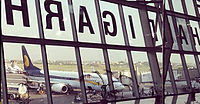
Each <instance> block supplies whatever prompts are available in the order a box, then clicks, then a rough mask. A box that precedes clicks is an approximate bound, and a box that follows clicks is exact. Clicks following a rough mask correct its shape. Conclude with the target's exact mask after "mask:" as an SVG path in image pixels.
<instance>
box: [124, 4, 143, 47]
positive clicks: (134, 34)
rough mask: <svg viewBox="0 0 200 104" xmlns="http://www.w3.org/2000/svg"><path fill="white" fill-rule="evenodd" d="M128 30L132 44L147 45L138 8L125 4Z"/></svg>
mask: <svg viewBox="0 0 200 104" xmlns="http://www.w3.org/2000/svg"><path fill="white" fill-rule="evenodd" d="M123 10H124V18H125V24H126V29H127V30H126V31H127V34H128V39H129V43H130V45H131V46H143V47H144V46H145V44H144V37H143V33H142V27H141V23H140V16H139V13H138V9H136V8H130V7H126V6H123Z"/></svg>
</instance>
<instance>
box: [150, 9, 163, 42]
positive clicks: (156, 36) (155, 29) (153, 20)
mask: <svg viewBox="0 0 200 104" xmlns="http://www.w3.org/2000/svg"><path fill="white" fill-rule="evenodd" d="M157 15H159V14H156V13H155V12H149V11H148V16H149V19H150V20H149V23H150V28H151V35H152V37H153V38H154V40H155V42H156V43H155V45H156V46H159V45H162V37H161V31H160V27H161V26H160V24H159V23H158V22H159V21H156V16H157ZM156 22H157V27H155V26H156Z"/></svg>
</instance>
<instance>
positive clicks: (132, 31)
mask: <svg viewBox="0 0 200 104" xmlns="http://www.w3.org/2000/svg"><path fill="white" fill-rule="evenodd" d="M128 19H129V23H130V28H131V33H132V38H133V39H136V36H135V30H134V26H133V20H132V16H131V15H128Z"/></svg>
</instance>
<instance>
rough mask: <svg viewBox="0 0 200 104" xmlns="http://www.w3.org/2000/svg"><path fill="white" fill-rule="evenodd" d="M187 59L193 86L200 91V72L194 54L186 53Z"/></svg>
mask: <svg viewBox="0 0 200 104" xmlns="http://www.w3.org/2000/svg"><path fill="white" fill-rule="evenodd" d="M185 59H186V64H187V68H188V71H189V75H190V79H191V84H192V88H193V89H194V90H196V91H200V74H199V70H198V69H197V66H196V63H195V59H194V55H185Z"/></svg>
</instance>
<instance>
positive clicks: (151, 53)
mask: <svg viewBox="0 0 200 104" xmlns="http://www.w3.org/2000/svg"><path fill="white" fill-rule="evenodd" d="M35 1H36V11H37V21H38V28H39V29H38V30H39V36H40V38H26V37H15V36H6V35H5V34H2V31H1V68H2V70H1V78H2V89H3V90H2V91H3V95H4V96H3V102H4V104H8V99H7V96H5V95H7V82H6V73H5V63H4V49H3V43H4V42H9V43H27V44H37V45H40V46H41V52H42V61H43V68H44V73H45V81H46V87H47V98H48V104H53V101H52V94H51V88H50V80H49V74H48V73H49V72H48V71H49V70H48V63H47V55H46V45H55V46H70V47H75V54H76V59H77V66H78V73H79V78H80V85H81V91H82V94H83V98H84V101H83V102H84V103H88V101H87V96H86V92H85V83H84V78H83V68H82V61H81V55H80V47H87V48H99V49H102V50H103V56H104V61H105V66H106V72H107V76H108V80H109V85H110V89H111V90H113V89H114V86H113V83H112V73H111V68H110V64H109V63H110V62H109V57H108V51H107V50H108V49H117V50H125V51H126V54H127V57H128V64H129V67H130V72H131V76H132V79H133V80H132V81H133V92H134V93H135V96H136V98H133V99H123V100H115V99H113V101H111V102H117V101H126V100H136V102H135V103H136V104H138V103H139V102H140V99H146V98H156V101H155V103H157V104H160V103H164V100H163V99H161V96H162V90H161V88H162V87H163V86H162V81H161V80H160V78H161V77H162V75H161V73H160V69H159V65H158V59H157V58H156V52H162V48H165V47H156V46H154V43H153V42H152V41H150V40H152V39H153V37H152V36H148V35H147V34H149V33H150V34H151V31H150V23H149V21H148V20H149V17H148V13H147V11H152V12H155V13H159V18H161V14H162V13H161V8H158V7H159V4H158V3H161V2H162V1H158V0H152V1H150V2H152V3H155V7H153V6H148V5H144V4H142V3H144V2H145V1H144V0H138V1H139V2H140V3H138V2H130V1H125V0H101V1H105V2H110V3H114V4H118V9H119V13H120V19H121V23H122V30H123V35H124V41H125V46H122V45H108V44H106V39H105V35H104V34H105V33H104V30H103V25H102V20H101V11H100V5H99V0H95V6H96V12H97V15H98V16H97V17H98V26H99V30H100V34H101V44H99V43H87V42H79V41H78V37H77V31H76V26H75V17H74V14H73V13H72V14H70V17H71V18H70V19H71V24H72V31H73V41H62V40H52V39H45V37H44V30H43V25H42V17H41V12H40V11H41V9H40V6H39V5H40V0H35ZM167 1H169V6H170V10H166V14H167V15H168V16H172V20H173V25H174V27H175V30H178V29H177V26H176V18H175V17H180V18H184V19H186V22H187V23H189V20H194V21H197V22H198V24H199V27H200V18H199V17H200V14H199V11H198V5H197V1H196V0H193V3H194V7H195V12H196V16H191V15H188V13H187V9H186V5H185V1H184V0H181V1H182V6H183V10H184V13H178V12H174V9H173V6H172V0H167ZM68 3H69V5H72V3H73V1H72V0H68ZM146 3H148V2H146ZM122 5H124V6H129V7H133V8H138V9H139V14H140V19H141V25H142V29H143V30H142V31H143V35H144V40H145V47H134V46H130V44H129V40H128V36H127V31H126V25H125V19H124V13H123V8H122ZM69 9H71V8H69ZM159 23H160V24H162V21H161V20H160V21H159ZM147 24H148V25H147ZM160 29H162V28H160ZM188 30H190V29H189V27H188ZM176 33H178V31H176ZM190 33H191V31H190ZM190 39H191V41H192V42H193V41H194V40H193V38H191V37H190ZM177 40H178V43H180V40H179V39H178V38H177ZM178 47H179V50H171V53H178V54H180V56H181V60H182V65H183V69H184V73H185V76H186V81H187V85H188V87H189V88H190V92H188V93H178V91H177V87H176V84H175V79H174V75H173V72H172V68H171V65H169V75H170V79H171V81H172V87H173V91H174V94H171V95H164V96H174V97H173V101H172V103H173V104H175V103H176V100H177V96H178V95H182V94H189V97H188V103H189V102H191V96H192V94H193V93H196V92H193V90H192V88H191V79H190V76H189V72H188V69H187V65H186V61H185V56H184V55H185V54H191V55H194V58H195V63H196V65H197V69H199V72H200V63H199V59H198V55H200V52H197V51H196V49H195V46H194V44H192V50H193V51H184V50H183V49H182V45H181V44H178ZM131 51H142V52H146V53H147V55H148V61H149V64H150V69H151V73H152V77H153V83H154V87H155V89H156V91H157V95H156V96H152V97H141V96H140V95H139V88H138V83H137V78H136V73H135V70H134V64H133V59H132V57H131ZM169 55H170V53H169Z"/></svg>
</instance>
